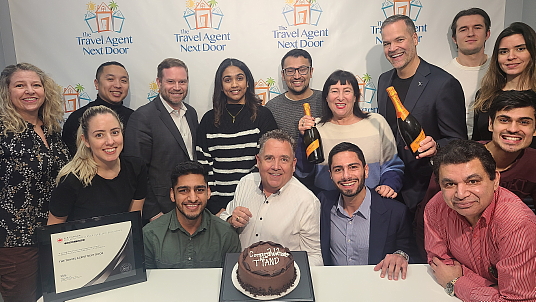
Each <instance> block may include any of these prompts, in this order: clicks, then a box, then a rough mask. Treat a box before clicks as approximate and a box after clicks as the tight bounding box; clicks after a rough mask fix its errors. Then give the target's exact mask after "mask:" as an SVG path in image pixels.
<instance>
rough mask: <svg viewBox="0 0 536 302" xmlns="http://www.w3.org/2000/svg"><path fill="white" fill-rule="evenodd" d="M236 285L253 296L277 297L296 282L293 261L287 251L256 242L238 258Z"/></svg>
mask: <svg viewBox="0 0 536 302" xmlns="http://www.w3.org/2000/svg"><path fill="white" fill-rule="evenodd" d="M237 277H238V282H239V283H240V285H241V286H242V288H244V289H245V290H246V291H248V292H250V293H251V294H252V295H254V296H273V295H279V294H281V293H282V292H284V291H286V290H287V289H289V288H290V287H291V286H292V285H293V284H294V281H295V280H296V270H295V268H294V258H293V257H292V254H291V253H290V250H289V249H288V248H285V247H283V246H282V245H280V244H277V243H274V242H271V241H266V242H265V241H259V242H257V243H254V244H252V245H251V246H249V247H248V248H246V249H244V251H243V252H242V254H240V256H239V257H238V270H237Z"/></svg>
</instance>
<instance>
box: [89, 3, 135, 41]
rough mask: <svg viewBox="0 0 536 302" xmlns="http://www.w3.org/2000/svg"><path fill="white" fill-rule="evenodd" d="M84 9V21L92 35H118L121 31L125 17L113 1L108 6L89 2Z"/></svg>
mask: <svg viewBox="0 0 536 302" xmlns="http://www.w3.org/2000/svg"><path fill="white" fill-rule="evenodd" d="M86 8H87V12H86V16H85V18H84V20H85V21H86V24H87V26H88V27H89V29H90V30H91V32H92V33H102V32H116V33H120V32H121V31H122V30H123V23H124V22H125V17H124V16H123V13H122V12H121V11H120V10H119V5H118V4H117V3H115V1H114V0H112V1H111V2H110V3H108V4H106V3H104V2H102V3H101V4H100V5H97V4H95V3H93V2H92V1H90V2H88V3H87V4H86Z"/></svg>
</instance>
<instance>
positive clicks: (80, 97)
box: [62, 83, 91, 113]
mask: <svg viewBox="0 0 536 302" xmlns="http://www.w3.org/2000/svg"><path fill="white" fill-rule="evenodd" d="M62 91H63V103H64V109H65V110H64V111H65V113H71V112H74V111H76V110H77V109H78V108H80V107H82V106H85V105H87V104H88V103H89V102H91V98H90V97H89V95H88V94H87V92H84V86H82V85H81V84H80V83H78V84H76V86H75V87H73V86H72V85H69V86H67V87H66V88H63V89H62Z"/></svg>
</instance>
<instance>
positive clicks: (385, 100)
mask: <svg viewBox="0 0 536 302" xmlns="http://www.w3.org/2000/svg"><path fill="white" fill-rule="evenodd" d="M381 30H382V32H381V34H382V40H383V52H384V54H385V57H386V58H387V60H388V61H389V62H390V63H391V65H392V66H393V69H391V70H389V71H387V72H385V73H383V74H382V75H381V76H380V78H379V79H378V111H379V113H380V114H381V115H383V117H385V119H386V120H387V123H389V126H390V127H391V130H392V131H393V134H394V135H395V139H396V144H397V149H398V156H399V157H400V158H401V159H402V161H404V167H405V169H404V180H403V182H404V184H403V187H402V190H401V191H400V194H398V197H397V198H400V199H401V200H402V201H403V202H404V203H405V204H406V205H407V206H408V208H409V209H410V211H411V212H412V213H414V212H415V208H416V206H417V204H418V203H419V202H420V201H421V200H422V198H423V197H424V194H425V193H426V188H427V187H428V183H429V181H430V176H431V175H432V167H431V166H430V161H429V159H428V158H427V157H430V156H433V155H434V154H435V153H436V151H437V145H438V144H439V145H446V144H447V142H449V141H451V140H453V139H467V127H466V125H465V98H464V96H463V90H462V86H461V85H460V82H458V80H456V78H454V77H453V76H452V75H450V74H449V73H447V72H445V71H444V70H443V69H441V68H439V67H437V66H434V65H432V64H430V63H428V62H426V61H425V60H423V59H422V58H420V57H419V56H418V55H417V44H418V42H419V37H418V36H417V33H416V29H415V24H414V23H413V21H412V20H411V19H410V18H409V17H408V16H405V15H394V16H391V17H389V18H387V19H385V21H384V22H383V23H382V28H381ZM389 86H393V87H394V88H395V89H396V91H397V92H398V96H399V97H400V100H401V101H402V103H403V104H404V107H406V109H407V110H408V111H409V112H411V114H412V115H413V116H414V117H415V118H416V119H417V120H418V121H419V122H420V124H421V126H422V128H423V130H424V133H425V134H426V137H425V138H424V139H423V140H422V141H421V142H420V144H419V145H420V147H419V149H418V151H419V152H421V153H420V154H419V155H417V156H415V155H414V154H413V153H412V152H411V151H410V150H409V149H408V148H407V147H406V144H405V143H404V140H403V139H402V136H401V135H400V133H399V131H398V127H397V122H396V121H397V117H396V111H395V109H394V106H393V105H392V103H391V101H390V100H389V96H388V95H387V92H386V91H385V89H386V88H387V87H389Z"/></svg>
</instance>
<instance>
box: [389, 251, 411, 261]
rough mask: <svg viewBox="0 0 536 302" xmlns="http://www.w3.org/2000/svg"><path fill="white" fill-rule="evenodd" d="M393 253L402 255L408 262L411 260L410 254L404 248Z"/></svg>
mask: <svg viewBox="0 0 536 302" xmlns="http://www.w3.org/2000/svg"><path fill="white" fill-rule="evenodd" d="M393 254H396V255H400V256H402V257H404V259H406V261H407V262H409V255H408V254H406V252H404V251H403V250H398V251H396V252H394V253H393Z"/></svg>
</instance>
